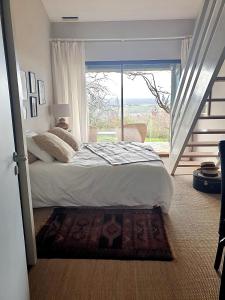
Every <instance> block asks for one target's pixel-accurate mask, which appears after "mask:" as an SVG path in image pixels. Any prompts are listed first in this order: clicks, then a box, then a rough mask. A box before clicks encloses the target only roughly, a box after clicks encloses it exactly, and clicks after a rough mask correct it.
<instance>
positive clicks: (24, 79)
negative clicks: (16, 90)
mask: <svg viewBox="0 0 225 300" xmlns="http://www.w3.org/2000/svg"><path fill="white" fill-rule="evenodd" d="M20 77H21V84H22V97H23V99H22V100H23V101H27V100H28V90H27V75H26V72H25V71H20Z"/></svg>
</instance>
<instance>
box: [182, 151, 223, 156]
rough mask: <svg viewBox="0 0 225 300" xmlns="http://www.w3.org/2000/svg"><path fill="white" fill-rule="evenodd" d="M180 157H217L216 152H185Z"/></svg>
mask: <svg viewBox="0 0 225 300" xmlns="http://www.w3.org/2000/svg"><path fill="white" fill-rule="evenodd" d="M182 157H218V153H217V152H186V153H184V154H183V155H182Z"/></svg>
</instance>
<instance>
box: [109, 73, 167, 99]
mask: <svg viewBox="0 0 225 300" xmlns="http://www.w3.org/2000/svg"><path fill="white" fill-rule="evenodd" d="M152 73H154V77H155V80H156V84H157V85H159V86H161V87H163V88H164V89H165V90H166V91H168V92H170V91H171V71H153V72H152ZM110 78H111V81H109V83H108V87H109V89H110V90H111V92H112V94H113V95H115V96H118V98H120V93H121V85H120V83H121V76H120V74H119V73H116V72H111V73H110ZM123 86H124V99H137V98H142V99H143V98H145V99H148V98H152V96H151V93H150V91H149V89H148V88H147V85H146V83H145V81H144V79H143V78H141V77H136V78H135V79H134V80H131V79H129V78H128V77H127V76H126V75H124V84H123Z"/></svg>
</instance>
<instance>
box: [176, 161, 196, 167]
mask: <svg viewBox="0 0 225 300" xmlns="http://www.w3.org/2000/svg"><path fill="white" fill-rule="evenodd" d="M200 165H201V162H199V161H184V160H180V162H179V165H178V167H185V168H186V167H200Z"/></svg>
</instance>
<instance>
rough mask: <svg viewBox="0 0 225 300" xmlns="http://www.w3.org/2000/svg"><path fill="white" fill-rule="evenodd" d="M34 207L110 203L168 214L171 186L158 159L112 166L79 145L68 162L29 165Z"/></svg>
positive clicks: (166, 173)
mask: <svg viewBox="0 0 225 300" xmlns="http://www.w3.org/2000/svg"><path fill="white" fill-rule="evenodd" d="M30 179H31V191H32V199H33V207H34V208H37V207H46V206H113V207H115V206H116V207H118V206H119V207H121V206H127V207H139V208H152V207H153V206H156V205H157V206H161V208H162V210H163V211H164V212H165V213H167V212H168V210H169V207H170V203H171V199H172V194H173V186H172V181H171V178H170V176H169V174H168V172H167V170H166V169H165V167H164V165H163V163H162V162H160V161H152V162H144V163H133V164H127V165H119V166H111V165H110V164H108V163H107V162H106V161H105V160H104V159H102V158H100V157H99V156H97V155H96V154H94V153H92V152H91V151H90V150H88V149H85V148H82V149H81V150H80V151H78V152H77V155H76V156H75V157H74V159H73V162H71V163H60V162H57V161H54V162H52V163H45V162H43V161H37V162H35V163H33V164H31V165H30Z"/></svg>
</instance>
